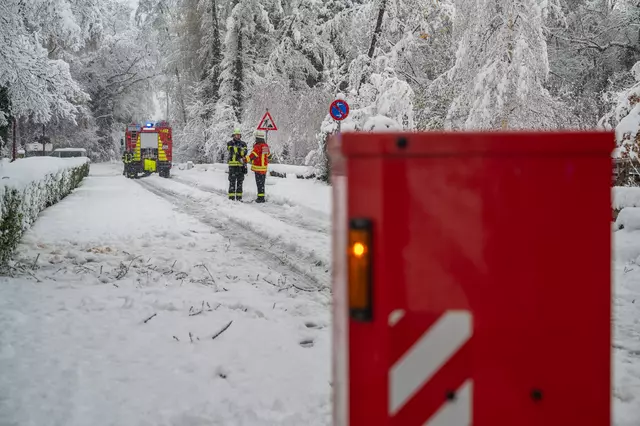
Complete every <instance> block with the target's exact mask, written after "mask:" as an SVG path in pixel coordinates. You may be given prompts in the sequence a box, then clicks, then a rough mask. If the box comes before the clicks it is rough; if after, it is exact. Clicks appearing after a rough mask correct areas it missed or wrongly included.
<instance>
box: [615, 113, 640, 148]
mask: <svg viewBox="0 0 640 426" xmlns="http://www.w3.org/2000/svg"><path fill="white" fill-rule="evenodd" d="M638 129H640V103H638V104H636V105H635V106H634V107H633V108H632V109H631V111H629V114H627V115H626V116H625V117H624V118H622V119H621V120H620V122H619V123H618V125H617V126H616V140H617V141H618V143H622V142H623V141H624V140H629V141H634V140H635V138H636V135H637V134H638Z"/></svg>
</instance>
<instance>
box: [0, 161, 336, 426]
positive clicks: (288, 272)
mask: <svg viewBox="0 0 640 426" xmlns="http://www.w3.org/2000/svg"><path fill="white" fill-rule="evenodd" d="M91 168H92V172H91V176H90V177H89V178H87V179H86V180H85V182H84V183H83V184H82V186H81V187H80V188H79V189H78V190H76V191H75V193H73V194H72V195H70V196H69V197H67V198H66V199H64V200H63V201H62V202H60V203H59V204H58V205H56V206H53V207H52V208H49V209H47V210H46V211H45V212H43V214H42V215H41V217H40V218H39V219H38V221H37V223H36V224H35V226H34V227H33V228H32V229H31V230H30V231H28V233H27V234H26V235H25V238H24V240H23V243H22V244H21V246H20V249H19V252H18V255H17V258H16V259H17V261H18V263H17V264H16V265H15V269H14V275H15V277H14V278H0V366H2V368H1V369H0V424H1V425H20V426H22V425H38V426H40V425H61V426H62V425H64V426H75V425H78V426H80V425H88V424H91V425H96V426H97V425H132V426H133V425H183V426H190V425H205V424H206V425H216V424H217V425H223V424H224V425H231V424H233V425H247V426H248V425H276V424H277V425H301V424H305V425H328V424H330V403H329V395H330V333H329V327H328V326H329V320H330V318H329V301H330V295H329V291H328V289H327V284H328V274H327V273H326V272H325V271H327V268H328V266H327V262H328V260H327V259H328V253H329V251H328V250H329V247H328V235H327V233H326V232H325V230H326V229H327V228H326V226H327V225H326V223H325V224H324V225H323V224H322V221H323V220H324V221H326V222H328V217H325V218H323V217H322V216H321V215H318V216H316V218H315V219H310V221H314V220H315V222H309V221H307V222H305V221H304V220H306V219H303V220H297V219H295V217H294V216H295V214H294V213H295V211H296V209H295V208H292V209H291V211H292V213H291V215H292V217H289V219H290V220H287V216H286V213H283V212H285V211H286V209H285V208H284V207H283V208H282V209H279V210H278V211H277V214H276V213H275V212H274V216H271V215H269V214H268V213H265V212H262V213H261V212H260V211H259V210H258V209H256V207H260V206H256V205H253V206H251V205H240V206H238V205H237V204H232V203H231V202H230V201H228V200H226V199H224V197H222V196H220V195H218V194H213V193H208V192H204V191H200V190H198V189H194V188H192V187H189V186H187V185H184V184H182V183H177V182H172V181H170V180H162V179H160V178H157V179H156V178H155V177H151V178H150V179H142V180H140V181H132V180H127V179H125V178H124V177H123V176H122V175H121V174H120V170H121V168H120V166H119V165H92V167H91ZM252 210H254V211H252ZM283 215H284V216H283ZM284 221H287V222H288V223H284ZM312 223H314V224H315V225H316V226H311V224H312ZM260 224H265V226H266V227H267V231H261V228H260V226H259V225H260ZM307 224H308V225H310V226H309V229H305V225H307ZM285 225H286V226H285ZM323 226H324V228H323ZM281 232H286V233H288V234H289V235H285V236H282V238H280V239H278V238H277V237H278V235H279V234H278V233H281ZM314 238H315V240H314ZM314 241H315V242H314ZM294 243H295V244H294ZM145 320H146V322H145ZM229 324H230V325H229ZM227 326H228V328H226V329H225V327H227ZM221 330H224V331H223V332H222V334H219V335H217V334H218V333H219V332H220V331H221ZM216 335H217V336H216ZM214 336H215V338H214Z"/></svg>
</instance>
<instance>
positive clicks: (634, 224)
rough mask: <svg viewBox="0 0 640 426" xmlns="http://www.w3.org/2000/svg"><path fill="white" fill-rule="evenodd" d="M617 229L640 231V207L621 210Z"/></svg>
mask: <svg viewBox="0 0 640 426" xmlns="http://www.w3.org/2000/svg"><path fill="white" fill-rule="evenodd" d="M615 229H626V230H628V231H638V230H640V207H626V208H623V209H622V210H620V213H619V214H618V217H617V219H616V223H615Z"/></svg>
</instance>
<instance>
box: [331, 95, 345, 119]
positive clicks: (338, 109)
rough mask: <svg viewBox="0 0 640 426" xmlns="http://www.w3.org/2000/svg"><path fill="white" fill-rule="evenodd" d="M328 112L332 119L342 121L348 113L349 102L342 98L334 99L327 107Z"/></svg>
mask: <svg viewBox="0 0 640 426" xmlns="http://www.w3.org/2000/svg"><path fill="white" fill-rule="evenodd" d="M329 114H331V118H333V119H334V120H336V121H342V120H344V119H345V118H347V116H348V115H349V104H348V103H347V102H346V101H343V100H342V99H336V100H335V101H333V102H332V103H331V106H330V107H329Z"/></svg>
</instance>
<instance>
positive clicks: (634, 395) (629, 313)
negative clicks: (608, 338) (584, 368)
mask: <svg viewBox="0 0 640 426" xmlns="http://www.w3.org/2000/svg"><path fill="white" fill-rule="evenodd" d="M614 244H615V246H614V247H615V262H614V265H615V266H614V271H613V275H614V279H615V283H616V285H615V294H614V296H615V297H614V305H613V310H614V336H613V349H614V352H613V357H614V361H613V365H614V389H613V397H614V400H613V401H614V402H613V410H614V418H615V420H616V422H615V425H617V426H637V425H638V424H640V231H638V230H628V229H626V228H625V229H623V230H620V231H617V232H615V233H614Z"/></svg>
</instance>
